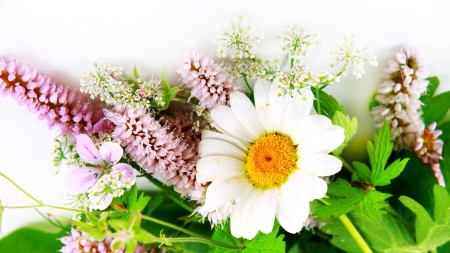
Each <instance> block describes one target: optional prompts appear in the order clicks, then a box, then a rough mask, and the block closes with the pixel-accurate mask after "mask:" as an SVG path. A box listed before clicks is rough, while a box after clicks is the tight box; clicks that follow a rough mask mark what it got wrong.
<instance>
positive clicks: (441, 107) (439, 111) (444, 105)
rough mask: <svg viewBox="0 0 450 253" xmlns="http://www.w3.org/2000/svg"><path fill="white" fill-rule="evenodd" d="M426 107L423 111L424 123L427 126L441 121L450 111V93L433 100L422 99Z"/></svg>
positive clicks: (423, 107) (442, 94)
mask: <svg viewBox="0 0 450 253" xmlns="http://www.w3.org/2000/svg"><path fill="white" fill-rule="evenodd" d="M421 100H422V102H423V103H424V105H423V106H422V111H423V115H422V117H423V121H424V123H425V125H426V126H428V125H430V124H431V123H433V122H439V121H441V120H442V119H443V118H444V116H445V114H447V111H448V110H449V109H450V103H449V102H448V101H449V100H450V91H447V92H445V93H441V94H439V95H437V96H435V97H433V98H430V97H422V98H421Z"/></svg>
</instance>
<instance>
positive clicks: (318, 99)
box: [316, 85, 322, 115]
mask: <svg viewBox="0 0 450 253" xmlns="http://www.w3.org/2000/svg"><path fill="white" fill-rule="evenodd" d="M316 100H317V114H319V115H321V114H322V111H321V110H320V96H319V85H317V86H316Z"/></svg>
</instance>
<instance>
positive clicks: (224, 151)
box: [198, 139, 247, 161]
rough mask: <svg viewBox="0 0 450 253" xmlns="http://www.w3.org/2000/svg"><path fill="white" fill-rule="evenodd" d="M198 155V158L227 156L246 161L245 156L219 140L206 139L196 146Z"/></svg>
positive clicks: (242, 152)
mask: <svg viewBox="0 0 450 253" xmlns="http://www.w3.org/2000/svg"><path fill="white" fill-rule="evenodd" d="M198 154H199V156H200V157H207V156H228V157H234V158H236V159H239V160H241V161H246V159H247V154H246V153H244V151H242V150H241V149H239V148H238V147H236V146H235V145H233V144H231V143H229V142H226V141H221V140H214V139H206V140H202V141H200V143H199V144H198Z"/></svg>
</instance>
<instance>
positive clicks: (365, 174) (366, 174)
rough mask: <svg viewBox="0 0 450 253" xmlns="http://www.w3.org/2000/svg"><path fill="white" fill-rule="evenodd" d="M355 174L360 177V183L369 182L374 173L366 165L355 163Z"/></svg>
mask: <svg viewBox="0 0 450 253" xmlns="http://www.w3.org/2000/svg"><path fill="white" fill-rule="evenodd" d="M353 167H354V168H355V173H356V175H358V178H359V181H361V182H363V181H365V180H366V181H369V180H370V178H371V177H372V171H371V170H370V168H369V167H368V166H367V165H366V164H365V163H360V162H353Z"/></svg>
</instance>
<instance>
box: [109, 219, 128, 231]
mask: <svg viewBox="0 0 450 253" xmlns="http://www.w3.org/2000/svg"><path fill="white" fill-rule="evenodd" d="M108 224H109V225H110V226H111V227H112V228H114V230H116V231H122V230H128V228H129V227H130V226H131V224H130V223H129V222H128V221H124V220H109V221H108Z"/></svg>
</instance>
